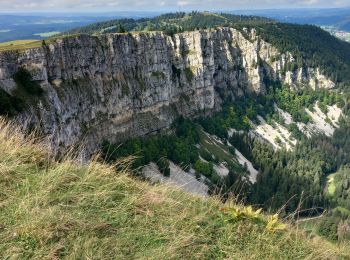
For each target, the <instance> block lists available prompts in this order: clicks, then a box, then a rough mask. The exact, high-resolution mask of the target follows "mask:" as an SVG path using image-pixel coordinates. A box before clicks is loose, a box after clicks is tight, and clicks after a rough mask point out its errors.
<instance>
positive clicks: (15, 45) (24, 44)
mask: <svg viewBox="0 0 350 260" xmlns="http://www.w3.org/2000/svg"><path fill="white" fill-rule="evenodd" d="M41 46H42V41H41V40H17V41H10V42H3V43H0V51H10V50H25V49H31V48H39V47H41Z"/></svg>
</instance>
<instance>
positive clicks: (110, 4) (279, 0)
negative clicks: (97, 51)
mask: <svg viewBox="0 0 350 260" xmlns="http://www.w3.org/2000/svg"><path fill="white" fill-rule="evenodd" d="M345 6H350V0H259V1H258V0H160V1H155V0H0V11H1V12H41V11H50V12H57V11H65V12H67V11H68V12H85V11H86V12H109V11H178V10H181V11H188V10H208V11H214V10H237V9H262V8H269V9H270V8H325V7H345Z"/></svg>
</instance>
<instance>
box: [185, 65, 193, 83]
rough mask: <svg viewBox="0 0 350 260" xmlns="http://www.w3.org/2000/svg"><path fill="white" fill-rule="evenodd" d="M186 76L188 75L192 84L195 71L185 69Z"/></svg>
mask: <svg viewBox="0 0 350 260" xmlns="http://www.w3.org/2000/svg"><path fill="white" fill-rule="evenodd" d="M185 75H186V79H187V81H188V82H191V81H192V79H193V77H194V74H193V71H192V70H191V68H186V69H185Z"/></svg>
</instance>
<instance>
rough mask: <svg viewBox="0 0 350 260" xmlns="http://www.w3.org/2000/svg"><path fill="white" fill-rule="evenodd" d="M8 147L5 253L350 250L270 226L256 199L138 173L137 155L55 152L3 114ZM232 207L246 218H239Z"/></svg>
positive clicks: (1, 141)
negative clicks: (245, 201) (204, 191)
mask: <svg viewBox="0 0 350 260" xmlns="http://www.w3.org/2000/svg"><path fill="white" fill-rule="evenodd" d="M0 149H1V151H2V153H1V154H0V166H1V167H0V190H1V193H0V196H1V204H0V207H1V211H0V221H1V225H0V230H1V232H0V257H1V258H8V257H12V258H20V259H23V258H36V259H38V258H40V259H42V258H51V259H52V258H75V259H76V258H101V259H106V258H138V259H147V258H153V259H164V258H186V259H197V258H201V259H213V258H216V259H223V258H240V259H262V258H263V259H264V258H266V259H267V258H293V259H304V258H314V259H336V258H339V257H345V258H346V257H350V255H349V251H346V246H347V245H346V244H344V245H339V246H335V245H332V244H329V243H327V242H325V241H323V240H320V239H318V238H311V237H307V236H306V235H305V234H303V233H302V232H299V231H296V230H295V229H294V228H292V227H290V228H289V227H288V228H287V229H285V230H284V229H283V227H282V226H280V225H276V224H272V226H271V227H270V228H267V227H266V224H267V223H269V221H268V217H267V216H263V215H261V214H258V219H256V217H254V216H255V215H254V214H253V213H252V212H251V213H249V210H248V208H245V210H244V207H242V206H238V205H233V204H231V205H223V204H222V203H221V202H219V201H218V200H215V199H213V198H210V199H201V198H198V197H194V196H191V195H188V194H186V193H183V192H181V191H178V190H175V189H173V188H169V187H166V186H158V185H156V186H151V185H149V184H147V183H146V182H141V181H139V180H136V179H134V178H132V177H130V176H128V175H127V173H128V170H127V168H125V167H123V166H125V165H126V164H127V162H123V163H119V164H118V167H117V169H118V170H117V171H115V168H114V166H109V165H104V164H100V163H98V162H96V161H92V162H90V163H88V164H86V165H80V164H78V163H77V162H75V161H73V160H70V159H69V158H66V159H63V160H61V161H60V162H57V161H54V160H52V159H51V158H50V156H49V153H48V152H47V150H46V149H45V148H43V146H41V145H38V144H35V143H34V139H33V137H27V138H25V137H24V136H23V135H22V134H21V132H20V131H19V130H18V129H16V127H14V126H13V125H9V124H7V123H6V122H5V121H3V120H1V121H0ZM223 207H231V210H233V209H234V210H239V211H238V212H246V213H244V214H243V215H242V216H245V217H243V218H238V219H237V218H232V217H230V215H228V214H226V213H224V212H222V211H221V210H220V209H221V208H223ZM225 219H226V220H229V221H228V222H227V221H225ZM271 223H272V222H271ZM271 223H270V224H271ZM278 228H282V231H278ZM269 230H270V231H269Z"/></svg>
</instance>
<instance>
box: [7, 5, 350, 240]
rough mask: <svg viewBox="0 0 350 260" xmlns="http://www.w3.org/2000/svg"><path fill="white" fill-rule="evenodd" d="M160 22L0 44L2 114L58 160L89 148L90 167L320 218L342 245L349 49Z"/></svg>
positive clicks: (272, 28)
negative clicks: (98, 160)
mask: <svg viewBox="0 0 350 260" xmlns="http://www.w3.org/2000/svg"><path fill="white" fill-rule="evenodd" d="M231 18H232V19H233V22H232V24H226V23H227V21H228V20H229V19H231ZM154 19H155V20H152V21H158V22H159V26H160V28H158V29H157V30H161V31H153V29H152V30H151V31H150V30H148V29H147V30H146V29H144V30H143V31H137V32H136V31H132V33H126V32H125V31H126V30H125V28H124V25H121V24H118V27H119V29H120V30H121V31H124V32H123V33H122V32H120V33H103V32H99V33H96V32H89V34H71V35H69V36H67V35H62V36H60V37H58V38H51V39H48V40H45V41H41V42H37V41H36V42H33V43H31V44H30V45H29V46H27V45H23V44H19V45H20V48H17V47H18V46H16V45H10V46H8V45H6V44H5V45H3V46H0V114H1V115H3V116H6V117H8V118H11V119H12V120H14V121H16V122H18V123H20V124H21V125H22V126H23V128H24V129H25V130H27V131H32V130H33V129H36V130H37V131H38V132H39V133H40V135H41V136H43V138H44V140H45V142H46V143H48V144H49V145H50V149H51V151H52V153H53V154H55V155H56V156H58V157H59V156H61V155H62V154H65V152H66V151H67V150H70V149H73V148H74V147H77V146H78V147H80V146H81V145H82V144H83V147H84V149H80V152H81V154H82V155H81V156H82V157H83V159H85V160H88V159H89V158H91V156H93V155H94V154H96V153H101V154H102V158H103V159H104V160H105V161H107V162H109V163H112V164H113V163H116V162H118V161H120V160H121V159H123V158H125V157H128V156H136V158H135V160H134V161H133V162H132V163H131V165H130V171H132V172H133V174H135V175H137V176H139V177H141V178H146V179H149V180H151V181H152V182H156V183H157V182H164V183H167V184H175V186H180V187H182V188H183V189H184V190H186V191H188V192H192V193H197V194H200V195H202V196H209V195H214V196H215V195H217V196H219V197H220V198H222V199H223V200H226V199H228V198H231V197H235V198H236V199H237V200H238V201H241V202H243V203H246V204H248V205H249V204H253V205H260V207H261V208H263V209H264V210H265V211H266V212H270V213H271V214H273V213H275V212H279V213H280V216H281V217H287V216H290V215H293V216H295V212H296V211H297V212H300V214H299V216H300V217H303V218H308V217H318V218H320V219H318V220H320V221H318V222H317V223H319V225H318V226H317V227H316V228H315V229H314V230H313V232H314V233H315V234H317V235H321V236H324V237H325V238H327V239H329V240H330V241H333V242H342V241H343V240H347V239H348V238H349V234H350V214H349V210H350V208H349V204H348V203H346V201H347V200H348V197H349V194H350V193H349V192H350V186H349V185H348V183H349V182H348V181H349V170H348V167H347V165H348V164H350V157H349V154H350V152H349V151H350V150H349V147H350V144H349V142H348V137H347V136H349V129H350V124H349V120H348V115H349V111H350V110H349V107H350V105H349V104H350V102H349V100H350V96H349V93H348V89H347V86H348V85H347V81H346V77H348V73H345V72H346V66H347V62H348V52H349V49H348V47H349V45H348V44H346V43H342V42H340V41H338V40H337V39H335V38H333V37H331V36H330V35H329V34H328V33H326V32H324V31H322V30H320V29H319V28H316V27H314V26H299V25H288V24H280V23H276V22H274V21H269V20H268V21H266V20H261V19H258V18H255V17H237V16H229V15H225V14H209V13H195V12H194V13H191V14H181V13H180V14H171V15H166V16H162V17H158V18H154ZM157 19H158V20H157ZM240 20H242V21H240ZM135 21H136V20H133V22H135ZM146 21H149V20H147V19H146ZM164 21H168V22H167V23H166V25H164V23H163V22H164ZM117 22H118V23H120V21H119V20H118V21H117ZM199 22H201V24H197V25H198V26H200V27H197V25H196V23H199ZM112 23H115V21H114V22H113V21H112ZM131 23H132V21H131ZM136 23H139V20H137V22H136ZM147 24H148V25H150V26H152V23H151V22H150V23H147ZM215 24H219V25H222V26H224V25H225V24H226V26H231V28H230V27H221V26H219V27H217V28H214V27H215V26H214V25H215ZM163 25H164V28H165V27H167V26H169V25H174V26H175V25H176V28H177V30H179V31H180V32H178V31H176V33H175V32H171V31H162V28H163V27H162V26H163ZM180 25H181V26H180ZM195 25H196V26H195ZM94 26H95V27H94ZM101 26H102V27H103V26H104V24H102V25H92V26H91V28H95V29H96V30H101V28H102V27H101ZM182 26H189V27H188V31H184V28H182ZM191 26H192V27H191ZM202 27H203V28H202ZM204 27H207V28H206V29H204ZM135 28H136V27H135ZM164 28H163V29H164ZM201 28H202V29H201ZM112 29H113V28H112ZM119 29H118V30H119ZM154 30H155V29H154ZM78 32H79V31H78ZM265 38H266V39H265ZM32 44H34V45H35V46H32ZM27 47H30V48H27ZM344 68H345V70H344ZM332 72H336V73H335V74H332ZM338 73H340V74H339V75H338ZM331 74H332V75H331ZM321 218H322V221H321ZM294 220H295V219H294ZM311 220H312V219H311ZM307 223H309V221H307Z"/></svg>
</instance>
